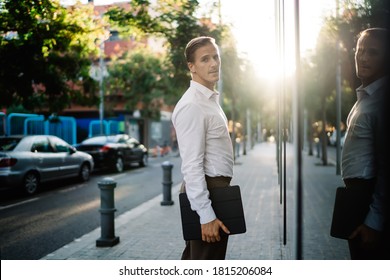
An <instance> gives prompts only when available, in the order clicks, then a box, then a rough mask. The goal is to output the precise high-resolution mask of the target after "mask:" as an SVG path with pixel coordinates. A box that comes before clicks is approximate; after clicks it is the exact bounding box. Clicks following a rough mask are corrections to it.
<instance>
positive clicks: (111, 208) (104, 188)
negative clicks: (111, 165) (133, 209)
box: [96, 177, 119, 247]
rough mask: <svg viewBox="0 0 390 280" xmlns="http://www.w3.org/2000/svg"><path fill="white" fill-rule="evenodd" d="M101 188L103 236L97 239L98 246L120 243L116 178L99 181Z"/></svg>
mask: <svg viewBox="0 0 390 280" xmlns="http://www.w3.org/2000/svg"><path fill="white" fill-rule="evenodd" d="M98 186H99V189H100V210H99V211H100V223H101V237H100V238H99V239H97V240H96V246H97V247H112V246H114V245H116V244H118V243H119V237H118V236H115V226H114V213H115V211H116V208H115V205H114V204H115V203H114V188H115V187H116V182H115V181H114V179H112V178H109V177H106V178H104V179H103V180H102V181H100V182H98Z"/></svg>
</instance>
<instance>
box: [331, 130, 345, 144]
mask: <svg viewBox="0 0 390 280" xmlns="http://www.w3.org/2000/svg"><path fill="white" fill-rule="evenodd" d="M345 133H346V131H345V130H344V131H341V134H340V135H341V136H340V147H341V148H342V147H343V146H344V141H345ZM336 141H337V131H336V130H335V131H333V133H332V134H331V135H330V137H329V144H330V145H331V146H336V145H337V142H336Z"/></svg>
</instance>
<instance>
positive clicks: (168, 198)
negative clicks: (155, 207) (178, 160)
mask: <svg viewBox="0 0 390 280" xmlns="http://www.w3.org/2000/svg"><path fill="white" fill-rule="evenodd" d="M161 167H162V169H163V182H162V184H163V201H161V205H173V201H172V194H171V190H172V168H173V164H172V163H171V162H169V161H164V162H163V163H162V164H161Z"/></svg>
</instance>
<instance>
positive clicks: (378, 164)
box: [341, 77, 387, 231]
mask: <svg viewBox="0 0 390 280" xmlns="http://www.w3.org/2000/svg"><path fill="white" fill-rule="evenodd" d="M386 81H387V78H386V77H385V78H382V79H379V80H377V81H375V82H373V83H371V84H370V85H368V86H367V87H365V88H363V87H362V86H361V87H359V88H357V89H356V94H357V96H358V100H357V101H356V103H355V105H354V106H353V107H352V109H351V111H350V113H349V115H348V118H347V127H348V128H347V134H346V135H345V143H344V147H343V151H342V163H341V167H342V168H341V175H342V177H343V179H349V178H362V179H371V178H376V184H375V191H374V194H373V201H372V203H371V205H370V211H369V212H368V215H367V217H366V219H365V222H364V223H365V224H366V225H368V226H369V227H371V228H373V229H375V230H379V231H380V230H382V229H383V223H384V214H383V213H384V207H385V201H384V199H385V198H384V196H385V195H384V193H385V187H386V186H385V182H384V176H385V172H386V171H385V170H384V165H385V160H386V159H385V158H384V155H383V150H382V148H383V142H381V139H382V137H385V136H384V135H383V134H384V132H385V127H384V119H383V111H382V110H383V109H384V106H382V105H383V103H384V95H385V94H386V93H387V91H386V90H385V88H384V84H385V83H386Z"/></svg>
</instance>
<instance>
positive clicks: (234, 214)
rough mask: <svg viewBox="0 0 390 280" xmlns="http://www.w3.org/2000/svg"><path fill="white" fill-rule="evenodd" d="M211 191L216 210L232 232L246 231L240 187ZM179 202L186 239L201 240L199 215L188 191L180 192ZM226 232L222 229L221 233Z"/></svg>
mask: <svg viewBox="0 0 390 280" xmlns="http://www.w3.org/2000/svg"><path fill="white" fill-rule="evenodd" d="M209 192H210V200H211V201H212V204H211V205H212V207H213V209H214V212H215V214H216V216H217V218H218V219H220V220H221V221H222V222H223V223H224V224H225V226H226V227H227V228H228V229H229V231H230V234H239V233H245V232H246V224H245V216H244V209H243V206H242V200H241V192H240V187H239V186H229V187H224V188H212V189H211V190H209ZM179 202H180V213H181V221H182V229H183V237H184V240H187V241H188V240H201V239H202V234H201V226H200V221H199V216H198V214H197V213H196V212H195V211H193V210H192V209H191V206H190V202H189V200H188V197H187V194H186V193H180V194H179ZM224 234H226V233H225V232H223V231H222V230H221V235H224Z"/></svg>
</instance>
